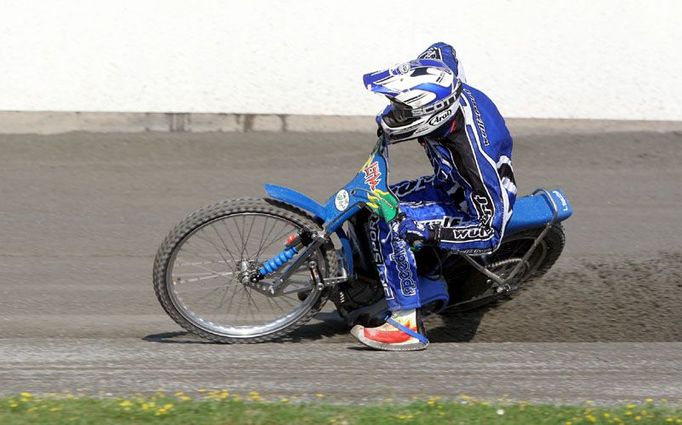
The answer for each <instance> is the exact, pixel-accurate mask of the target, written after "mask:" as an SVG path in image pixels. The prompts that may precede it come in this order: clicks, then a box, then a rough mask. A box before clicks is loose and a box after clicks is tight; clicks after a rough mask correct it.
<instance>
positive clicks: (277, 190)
mask: <svg viewBox="0 0 682 425" xmlns="http://www.w3.org/2000/svg"><path fill="white" fill-rule="evenodd" d="M264 187H265V193H267V194H268V196H269V197H271V198H272V199H275V200H277V201H280V202H284V203H285V204H289V205H293V206H294V207H296V208H300V209H302V210H303V211H305V212H307V213H309V214H311V215H312V216H313V217H314V218H315V219H317V220H320V221H323V222H324V221H326V220H327V213H326V210H325V207H324V206H322V205H321V204H320V203H319V202H317V201H315V200H313V199H311V198H309V197H308V196H306V195H304V194H302V193H301V192H298V191H296V190H293V189H289V188H288V187H284V186H277V185H274V184H266V185H265V186H264ZM335 232H336V235H337V236H338V237H339V240H340V241H341V246H342V248H343V259H344V261H345V263H346V270H347V271H348V274H349V275H352V274H353V249H352V248H351V244H350V240H349V239H348V236H347V235H346V232H344V231H343V229H342V228H341V227H339V228H337V229H336V231H335Z"/></svg>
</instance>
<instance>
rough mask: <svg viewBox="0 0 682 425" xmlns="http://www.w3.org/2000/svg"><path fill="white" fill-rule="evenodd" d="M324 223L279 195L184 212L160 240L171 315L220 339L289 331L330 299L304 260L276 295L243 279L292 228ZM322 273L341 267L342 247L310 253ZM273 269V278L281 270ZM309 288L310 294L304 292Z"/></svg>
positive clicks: (164, 299) (158, 279) (159, 263)
mask: <svg viewBox="0 0 682 425" xmlns="http://www.w3.org/2000/svg"><path fill="white" fill-rule="evenodd" d="M304 228H305V229H308V230H311V231H317V230H320V226H319V225H318V224H317V223H315V221H313V220H312V219H311V218H310V217H309V216H307V215H306V214H305V213H303V212H302V211H300V210H297V209H295V208H293V207H290V206H288V205H285V204H281V203H277V202H275V201H270V200H263V199H238V200H230V201H223V202H220V203H217V204H214V205H211V206H209V207H206V208H203V209H201V210H198V211H196V212H194V213H192V214H190V215H189V216H188V217H187V218H185V219H184V220H182V221H181V222H180V223H179V224H178V225H177V226H176V227H175V228H174V229H173V230H172V231H171V232H170V233H169V235H168V236H167V237H166V239H165V240H164V242H163V243H162V244H161V246H160V247H159V250H158V253H157V255H156V259H155V261H154V290H155V292H156V296H157V298H158V299H159V302H160V303H161V305H162V306H163V308H164V310H165V311H166V312H167V313H168V315H169V316H170V317H171V318H172V319H173V320H175V322H177V323H178V324H179V325H180V326H182V327H183V328H185V329H187V330H188V331H190V332H192V333H194V334H196V335H199V336H201V337H203V338H207V339H210V340H213V341H217V342H225V343H252V342H263V341H269V340H272V339H275V338H278V337H281V336H284V335H286V334H289V333H291V332H293V331H294V330H296V329H297V328H299V327H300V326H302V325H303V324H304V323H306V322H307V321H308V320H310V319H311V318H312V317H313V316H314V315H315V314H316V313H317V312H318V311H319V310H320V309H321V308H322V307H323V306H324V303H325V302H326V300H327V296H328V295H327V291H326V290H319V289H318V288H317V287H316V286H315V285H314V284H313V282H312V279H311V277H310V273H309V270H308V268H307V265H306V264H305V263H304V265H302V266H301V267H300V268H299V269H298V270H297V271H296V272H295V273H294V274H293V275H292V276H291V277H290V278H289V279H288V281H287V282H288V285H287V287H286V288H285V290H284V291H283V293H282V294H280V295H278V296H269V295H266V294H264V293H262V292H259V291H257V290H256V289H255V288H253V287H252V286H250V285H249V284H248V283H243V282H242V280H241V279H240V274H241V273H244V272H246V271H253V270H256V269H257V268H258V266H259V265H260V264H261V263H262V262H264V261H265V260H267V259H269V258H271V257H273V256H274V255H276V254H277V253H279V252H280V251H281V250H282V248H283V244H284V242H285V240H286V238H287V236H289V235H291V234H292V233H296V232H297V231H299V230H300V229H304ZM311 259H314V260H315V261H316V263H317V264H318V265H319V267H320V272H321V274H322V276H323V277H328V276H333V275H334V274H335V273H336V270H337V260H336V253H335V252H334V250H333V247H331V246H324V247H321V248H320V249H318V250H316V251H315V252H313V253H312V254H311ZM284 269H286V265H285V266H284V267H282V269H281V270H280V271H278V272H276V273H273V274H272V275H269V276H268V277H267V279H266V282H267V281H269V280H274V279H276V278H277V277H279V276H280V275H281V271H282V270H284ZM301 295H303V296H301Z"/></svg>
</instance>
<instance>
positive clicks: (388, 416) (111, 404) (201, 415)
mask: <svg viewBox="0 0 682 425" xmlns="http://www.w3.org/2000/svg"><path fill="white" fill-rule="evenodd" d="M318 398H319V399H320V401H317V402H292V401H291V400H289V399H287V398H284V397H278V398H273V399H270V400H265V399H263V397H261V396H260V394H258V393H256V392H252V393H249V394H248V395H247V396H240V395H231V394H230V393H229V392H228V391H208V392H205V393H202V394H200V395H199V396H196V397H190V396H188V395H187V394H184V393H181V392H178V393H175V394H174V395H167V394H163V393H157V394H154V395H148V396H142V395H136V396H130V397H126V398H112V397H107V398H93V397H78V396H73V395H52V396H41V397H37V396H34V395H33V394H30V393H21V394H19V395H17V396H13V397H5V398H0V424H3V425H15V424H16V425H19V424H31V425H41V424H50V425H61V424H98V425H99V424H101V425H108V424H161V423H162V424H164V425H173V424H182V425H188V424H195V425H214V424H215V425H228V424H229V425H231V424H264V425H265V424H268V425H269V424H315V425H319V424H329V425H353V424H372V425H381V424H395V423H401V424H466V425H476V424H500V425H517V424H524V425H525V424H538V425H542V424H552V425H583V424H616V425H621V424H637V425H640V424H647V425H648V424H676V425H679V424H682V412H681V411H680V408H679V407H677V406H676V407H672V406H668V405H667V403H665V402H656V403H654V401H653V400H651V399H647V400H646V401H645V402H643V403H637V404H628V405H622V406H615V407H603V406H593V405H589V404H588V405H585V406H552V405H533V404H528V403H524V402H521V403H489V402H485V401H478V400H475V399H473V398H471V397H468V396H460V397H459V398H458V399H453V400H444V399H442V398H440V397H431V398H428V399H425V400H418V401H414V402H412V403H410V404H395V403H390V402H388V401H387V402H383V403H379V404H372V405H365V406H358V405H338V404H329V403H326V402H324V401H323V400H322V398H323V396H322V395H318Z"/></svg>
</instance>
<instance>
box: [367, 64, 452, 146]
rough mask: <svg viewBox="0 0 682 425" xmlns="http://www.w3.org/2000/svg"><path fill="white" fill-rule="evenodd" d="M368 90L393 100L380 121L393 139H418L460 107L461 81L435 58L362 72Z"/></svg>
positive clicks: (445, 121) (379, 117) (391, 139)
mask: <svg viewBox="0 0 682 425" xmlns="http://www.w3.org/2000/svg"><path fill="white" fill-rule="evenodd" d="M363 81H364V83H365V87H366V88H367V90H369V91H372V92H374V93H380V94H383V95H385V96H386V97H387V98H388V100H389V101H390V102H391V103H390V105H388V106H387V107H386V108H385V109H384V110H383V111H382V112H381V113H379V114H378V115H377V123H378V124H379V125H380V126H381V128H382V129H383V131H384V134H385V136H386V137H387V138H388V140H389V141H391V142H400V141H403V140H408V139H415V138H417V137H420V136H424V135H426V134H429V133H431V132H432V131H434V130H436V129H438V128H439V127H441V126H442V125H444V124H446V123H447V122H449V121H450V119H451V118H452V117H454V116H455V112H457V108H458V107H459V102H458V100H459V95H460V93H461V90H462V87H461V86H462V83H461V82H460V80H459V78H457V76H456V75H455V74H454V73H453V71H452V70H451V69H450V68H449V67H448V66H447V65H446V64H445V63H444V62H442V61H440V60H436V59H417V60H414V61H411V62H406V63H403V64H400V65H397V66H395V67H393V68H389V69H386V70H383V71H377V72H372V73H370V74H365V75H364V76H363Z"/></svg>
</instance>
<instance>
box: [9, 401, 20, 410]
mask: <svg viewBox="0 0 682 425" xmlns="http://www.w3.org/2000/svg"><path fill="white" fill-rule="evenodd" d="M9 407H11V408H12V409H14V408H15V407H19V403H17V402H16V401H11V402H10V403H9Z"/></svg>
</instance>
